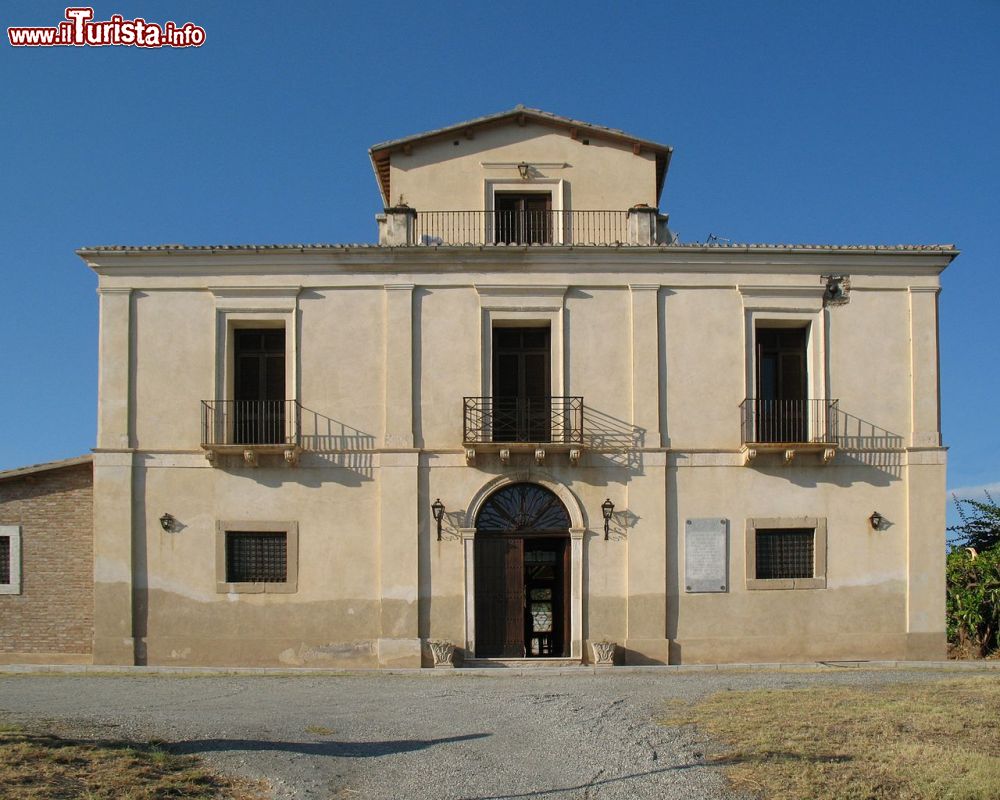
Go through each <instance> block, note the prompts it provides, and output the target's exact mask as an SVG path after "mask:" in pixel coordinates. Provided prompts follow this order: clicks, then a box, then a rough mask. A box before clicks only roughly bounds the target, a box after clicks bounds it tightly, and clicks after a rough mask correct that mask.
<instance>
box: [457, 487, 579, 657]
mask: <svg viewBox="0 0 1000 800" xmlns="http://www.w3.org/2000/svg"><path fill="white" fill-rule="evenodd" d="M570 524H571V523H570V516H569V513H568V512H567V510H566V507H565V506H564V505H563V503H562V501H561V500H560V499H559V497H558V496H556V494H555V493H554V492H552V491H551V490H550V489H547V488H546V487H544V486H540V485H538V484H537V483H529V482H523V483H511V484H508V485H506V486H504V487H502V488H500V489H498V490H497V491H496V492H494V493H493V494H491V495H490V496H489V497H488V498H487V499H486V500H485V502H484V503H483V504H482V506H481V507H480V509H479V512H478V514H477V515H476V538H475V630H476V656H477V657H479V658H525V657H527V658H561V657H565V656H567V655H568V654H569V652H570V632H571V631H570V628H571V625H570V577H571V576H570V532H569V529H570Z"/></svg>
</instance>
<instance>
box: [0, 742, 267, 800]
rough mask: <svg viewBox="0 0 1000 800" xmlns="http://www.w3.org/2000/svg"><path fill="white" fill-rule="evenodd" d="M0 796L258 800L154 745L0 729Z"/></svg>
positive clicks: (258, 792) (257, 794) (256, 791)
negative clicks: (70, 737) (69, 737)
mask: <svg viewBox="0 0 1000 800" xmlns="http://www.w3.org/2000/svg"><path fill="white" fill-rule="evenodd" d="M0 797H3V798H18V800H42V798H45V800H59V799H61V798H85V800H165V799H166V798H171V800H222V799H223V798H225V800H263V798H264V797H266V794H265V792H264V787H263V785H262V784H258V783H254V782H251V781H246V780H240V779H233V778H228V777H223V776H220V775H216V774H215V773H213V772H211V771H209V770H207V769H205V768H204V767H203V766H202V765H201V762H200V761H199V760H198V759H197V758H195V757H194V756H181V755H174V754H173V753H170V752H169V751H168V750H166V749H165V748H164V747H163V746H162V745H161V744H158V743H156V742H152V743H148V744H137V743H133V742H119V741H114V742H110V741H88V740H81V739H68V738H62V737H59V736H54V735H52V734H49V733H30V732H27V731H25V730H22V729H20V728H16V727H12V726H9V725H3V726H0Z"/></svg>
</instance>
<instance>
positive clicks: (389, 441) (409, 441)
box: [383, 283, 415, 530]
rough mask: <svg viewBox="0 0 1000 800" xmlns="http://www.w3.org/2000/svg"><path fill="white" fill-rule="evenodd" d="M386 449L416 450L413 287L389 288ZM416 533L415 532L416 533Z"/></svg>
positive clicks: (386, 321)
mask: <svg viewBox="0 0 1000 800" xmlns="http://www.w3.org/2000/svg"><path fill="white" fill-rule="evenodd" d="M383 441H384V443H385V446H386V447H398V448H411V447H413V284H412V283H401V284H389V285H387V286H386V287H385V431H384V437H383ZM414 530H415V529H414Z"/></svg>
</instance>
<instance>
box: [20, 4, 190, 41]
mask: <svg viewBox="0 0 1000 800" xmlns="http://www.w3.org/2000/svg"><path fill="white" fill-rule="evenodd" d="M7 38H8V39H9V40H10V43H11V44H12V45H14V47H65V46H69V47H84V46H85V45H89V46H91V47H104V46H108V45H120V46H123V47H201V46H202V45H203V44H205V29H204V28H202V27H201V26H200V25H195V24H194V23H193V22H185V23H184V24H183V25H177V24H175V23H173V22H164V23H162V24H159V23H156V22H147V21H146V20H144V19H143V18H142V17H136V18H135V19H125V18H124V17H123V16H122V15H121V14H112V15H111V19H109V20H105V21H103V22H94V9H92V8H89V7H86V8H67V9H66V19H65V20H60V21H59V23H58V24H56V25H54V26H52V27H48V28H29V27H18V28H7Z"/></svg>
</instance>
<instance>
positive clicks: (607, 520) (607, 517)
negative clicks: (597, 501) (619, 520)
mask: <svg viewBox="0 0 1000 800" xmlns="http://www.w3.org/2000/svg"><path fill="white" fill-rule="evenodd" d="M614 512H615V504H614V503H612V502H611V498H610V497H609V498H608V499H607V500H605V501H604V502H603V503H601V513H602V514H603V515H604V541H607V540H608V531H609V530H610V527H611V515H612V514H613V513H614Z"/></svg>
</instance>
